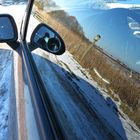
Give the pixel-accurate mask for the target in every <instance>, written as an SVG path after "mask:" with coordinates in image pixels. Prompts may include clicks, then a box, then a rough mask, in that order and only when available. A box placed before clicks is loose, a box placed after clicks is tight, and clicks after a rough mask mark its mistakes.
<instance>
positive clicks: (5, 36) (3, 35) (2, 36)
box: [0, 14, 18, 43]
mask: <svg viewBox="0 0 140 140" xmlns="http://www.w3.org/2000/svg"><path fill="white" fill-rule="evenodd" d="M17 39H18V32H17V26H16V23H15V20H14V19H13V17H12V16H11V15H8V14H0V42H6V43H11V42H16V41H17Z"/></svg>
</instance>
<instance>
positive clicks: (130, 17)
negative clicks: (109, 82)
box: [42, 0, 140, 72]
mask: <svg viewBox="0 0 140 140" xmlns="http://www.w3.org/2000/svg"><path fill="white" fill-rule="evenodd" d="M106 2H107V1H104V2H103V1H101V2H97V1H90V0H87V1H86V2H83V1H82V0H78V1H74V0H71V1H68V2H67V3H66V2H64V0H58V1H56V0H54V1H52V0H51V1H49V2H48V3H46V4H44V3H42V5H43V8H44V10H46V11H48V12H50V11H51V12H52V13H54V11H57V13H58V12H60V13H62V11H65V12H66V13H67V14H68V15H69V16H71V17H74V18H75V19H76V20H77V22H78V23H79V24H80V26H81V28H82V30H83V33H84V35H85V36H86V38H88V39H89V40H90V41H93V39H94V37H95V36H96V35H97V34H100V35H101V39H100V40H99V41H98V42H97V46H99V47H100V48H102V49H103V51H104V52H105V53H107V54H109V55H110V56H113V58H114V59H116V60H119V61H121V62H122V63H124V64H125V65H127V66H128V67H129V68H130V69H133V70H134V71H137V72H140V65H139V63H138V62H139V61H140V53H139V52H140V48H139V44H140V10H139V9H140V5H139V4H140V2H139V1H138V0H135V1H134V0H133V1H131V0H124V1H123V0H120V1H119V0H118V1H117V2H118V3H119V4H127V5H126V6H127V7H128V8H127V9H122V8H117V9H111V8H112V7H113V6H112V7H111V6H110V5H109V4H106ZM115 2H116V1H115ZM132 3H133V4H132ZM75 5H76V6H75ZM48 7H49V8H48ZM116 7H117V4H116ZM124 7H125V5H124ZM135 7H136V8H135ZM58 16H59V14H58ZM55 18H56V16H55ZM57 18H58V17H57ZM59 18H60V17H59Z"/></svg>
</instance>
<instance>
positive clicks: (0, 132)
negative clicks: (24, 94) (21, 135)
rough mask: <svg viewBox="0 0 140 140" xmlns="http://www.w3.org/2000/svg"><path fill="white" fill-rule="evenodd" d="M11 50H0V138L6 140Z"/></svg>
mask: <svg viewBox="0 0 140 140" xmlns="http://www.w3.org/2000/svg"><path fill="white" fill-rule="evenodd" d="M11 68H12V51H10V50H4V49H3V50H0V140H7V133H8V112H9V94H10V93H11V92H10V82H11V81H10V80H11V79H10V77H11Z"/></svg>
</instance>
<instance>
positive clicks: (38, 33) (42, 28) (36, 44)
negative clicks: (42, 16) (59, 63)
mask: <svg viewBox="0 0 140 140" xmlns="http://www.w3.org/2000/svg"><path fill="white" fill-rule="evenodd" d="M30 46H31V47H30V48H31V50H34V49H36V48H41V49H43V50H45V51H48V52H50V53H53V54H57V55H61V54H63V53H64V52H65V45H64V42H63V40H62V38H61V37H60V36H59V34H58V33H57V32H56V31H54V30H53V29H51V28H50V27H49V26H47V25H45V24H40V25H38V26H37V27H36V29H35V30H34V32H33V34H32V36H31V45H30Z"/></svg>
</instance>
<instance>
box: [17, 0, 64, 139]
mask: <svg viewBox="0 0 140 140" xmlns="http://www.w3.org/2000/svg"><path fill="white" fill-rule="evenodd" d="M33 4H34V0H29V1H28V4H27V7H26V11H25V15H24V17H23V20H22V24H21V29H20V38H19V39H20V41H19V44H20V45H19V48H18V49H17V52H18V54H19V55H20V56H21V58H22V69H23V70H24V71H25V72H23V73H22V74H23V77H24V78H26V79H27V84H28V87H29V91H30V96H31V100H32V104H33V109H34V114H35V119H36V123H37V127H38V131H39V137H40V139H41V140H46V139H49V140H54V139H57V140H59V139H60V140H62V139H65V136H64V133H63V132H62V127H61V125H60V123H59V120H58V119H57V116H56V113H55V111H54V109H53V105H52V103H51V100H50V98H49V96H48V92H47V90H46V87H45V86H44V83H43V81H42V79H41V77H40V74H39V72H38V69H37V67H36V64H35V62H34V59H33V57H32V54H31V51H30V49H29V46H28V43H27V41H26V36H27V31H28V25H29V20H30V16H31V11H32V8H33ZM24 78H23V79H24Z"/></svg>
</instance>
